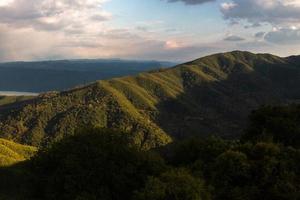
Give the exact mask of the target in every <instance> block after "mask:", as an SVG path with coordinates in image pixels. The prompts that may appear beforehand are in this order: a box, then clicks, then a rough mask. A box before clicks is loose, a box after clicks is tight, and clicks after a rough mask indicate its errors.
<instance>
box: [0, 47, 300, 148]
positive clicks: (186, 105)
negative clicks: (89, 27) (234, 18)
mask: <svg viewBox="0 0 300 200" xmlns="http://www.w3.org/2000/svg"><path fill="white" fill-rule="evenodd" d="M299 59H300V57H288V58H281V57H277V56H274V55H270V54H253V53H250V52H241V51H234V52H230V53H222V54H215V55H211V56H207V57H204V58H200V59H197V60H194V61H192V62H188V63H185V64H182V65H178V66H175V67H172V68H169V69H161V70H155V71H151V72H147V73H141V74H139V75H136V76H128V77H122V78H114V79H110V80H102V81H98V82H95V83H92V84H90V85H86V86H84V87H78V88H75V89H72V90H69V91H65V92H54V93H46V94H43V95H40V96H38V97H37V98H34V99H31V100H27V101H26V102H18V103H15V104H9V105H4V106H1V107H0V132H1V133H2V137H5V138H9V139H13V140H15V141H18V142H20V143H25V144H30V145H34V146H40V145H42V146H43V145H45V144H47V143H49V142H51V141H56V140H60V139H61V138H63V137H64V136H65V135H67V134H72V133H74V132H75V131H76V129H78V128H80V127H82V126H86V125H90V126H95V127H108V128H117V129H122V130H125V131H130V132H133V133H134V134H135V139H136V143H138V144H139V145H141V146H142V147H143V148H151V147H155V146H160V145H163V144H166V143H168V142H170V141H171V140H172V139H178V138H184V137H188V136H191V135H194V134H198V135H199V134H200V135H202V136H206V135H209V134H215V135H219V136H222V137H225V138H236V137H238V136H240V135H241V133H242V132H243V128H242V127H246V126H245V125H246V123H247V116H248V115H249V113H250V112H251V110H253V109H256V108H257V107H259V106H260V105H263V104H286V103H293V102H299V100H300V87H299V85H300V63H299V62H298V61H299Z"/></svg>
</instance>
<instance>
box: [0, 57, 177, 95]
mask: <svg viewBox="0 0 300 200" xmlns="http://www.w3.org/2000/svg"><path fill="white" fill-rule="evenodd" d="M174 65H175V64H173V63H169V62H159V61H130V60H118V59H115V60H60V61H41V62H12V63H0V91H1V90H2V91H26V92H45V91H53V90H66V89H70V88H72V87H75V86H77V85H82V84H87V83H90V82H93V81H96V80H102V79H108V78H113V77H120V76H127V75H135V74H138V73H140V72H143V71H148V70H152V69H158V68H163V67H170V66H174Z"/></svg>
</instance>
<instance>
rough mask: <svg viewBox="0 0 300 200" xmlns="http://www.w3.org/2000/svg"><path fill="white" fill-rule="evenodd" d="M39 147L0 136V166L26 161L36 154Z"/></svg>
mask: <svg viewBox="0 0 300 200" xmlns="http://www.w3.org/2000/svg"><path fill="white" fill-rule="evenodd" d="M36 151H37V149H36V148H35V147H31V146H25V145H21V144H17V143H14V142H12V141H9V140H5V139H1V138H0V167H3V166H8V165H12V164H14V163H17V162H20V161H24V160H26V159H28V158H30V157H31V156H33V155H34V154H35V152H36Z"/></svg>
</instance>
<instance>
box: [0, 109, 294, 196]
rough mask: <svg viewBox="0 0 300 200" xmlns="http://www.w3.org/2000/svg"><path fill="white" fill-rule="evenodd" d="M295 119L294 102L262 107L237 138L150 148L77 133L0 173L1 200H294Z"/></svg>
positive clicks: (119, 136)
mask: <svg viewBox="0 0 300 200" xmlns="http://www.w3.org/2000/svg"><path fill="white" fill-rule="evenodd" d="M298 116H299V106H296V105H291V106H286V107H262V108H261V109H259V110H257V111H255V112H253V114H252V115H251V116H250V120H251V121H250V122H251V123H250V126H249V127H248V129H247V132H246V134H245V136H243V139H242V140H224V139H221V138H218V137H208V138H198V137H193V138H189V139H185V140H181V141H175V142H173V143H172V144H169V145H167V146H165V147H161V148H159V149H156V150H155V149H154V150H149V151H145V150H143V149H141V147H140V146H139V145H136V141H135V139H134V137H133V136H132V134H128V133H124V132H121V131H113V130H109V129H101V128H96V129H94V128H93V129H84V130H81V131H79V132H78V133H77V134H75V135H74V136H68V137H66V138H64V139H63V140H62V141H60V142H58V143H54V144H52V145H51V146H49V147H47V148H43V149H41V150H40V151H39V152H38V154H37V155H36V156H34V157H33V158H32V159H31V160H29V161H27V162H24V163H21V164H18V165H16V166H12V167H6V168H1V169H0V178H1V180H3V181H4V182H1V183H0V186H1V187H0V193H1V195H2V196H3V199H66V200H68V199H82V200H83V199H84V200H85V199H86V200H93V199H102V200H118V199H120V200H127V199H128V200H149V199H151V200H298V199H299V198H300V167H299V166H300V149H299V146H298V143H296V142H292V143H291V142H290V140H288V138H289V137H293V138H296V139H297V138H298V137H299V135H298V134H299V132H297V131H298V130H299V127H300V123H296V122H298V121H297V120H299V118H298ZM262 119H268V120H262ZM277 119H280V120H277ZM272 120H275V121H276V122H277V123H276V124H274V126H275V125H276V129H272V127H273V126H272V124H273V123H274V122H273V121H272ZM262 121H263V122H264V123H262ZM266 121H268V122H270V123H266ZM291 124H292V126H290V127H288V125H291ZM262 126H263V127H264V128H261V127H262ZM253 130H255V131H253ZM279 130H281V131H282V132H281V133H282V134H280V135H278V131H279ZM266 133H267V135H266ZM289 133H291V134H289ZM260 136H262V137H260ZM266 136H267V137H266ZM1 195H0V197H1V198H2V196H1Z"/></svg>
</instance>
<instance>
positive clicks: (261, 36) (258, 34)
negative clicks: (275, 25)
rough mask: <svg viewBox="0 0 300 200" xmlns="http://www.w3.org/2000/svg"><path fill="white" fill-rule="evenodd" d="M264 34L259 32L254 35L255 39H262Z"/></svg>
mask: <svg viewBox="0 0 300 200" xmlns="http://www.w3.org/2000/svg"><path fill="white" fill-rule="evenodd" d="M265 34H266V32H264V31H260V32H257V33H255V34H254V37H255V38H263V37H264V36H265Z"/></svg>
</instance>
